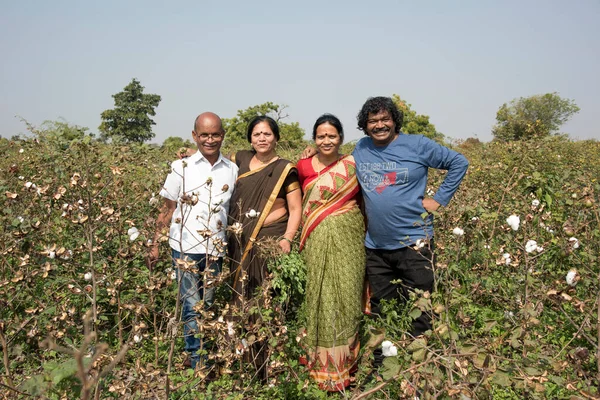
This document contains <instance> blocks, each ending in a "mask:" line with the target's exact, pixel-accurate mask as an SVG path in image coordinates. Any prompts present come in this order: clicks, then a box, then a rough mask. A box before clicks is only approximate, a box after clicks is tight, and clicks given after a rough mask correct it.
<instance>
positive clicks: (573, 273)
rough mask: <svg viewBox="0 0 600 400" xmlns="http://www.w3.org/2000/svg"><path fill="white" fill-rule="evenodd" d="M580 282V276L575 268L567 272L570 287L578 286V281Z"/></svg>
mask: <svg viewBox="0 0 600 400" xmlns="http://www.w3.org/2000/svg"><path fill="white" fill-rule="evenodd" d="M578 280H579V274H578V273H577V270H576V269H575V268H572V269H570V270H569V272H567V276H566V281H567V284H568V285H569V286H575V285H577V281H578Z"/></svg>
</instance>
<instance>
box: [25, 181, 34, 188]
mask: <svg viewBox="0 0 600 400" xmlns="http://www.w3.org/2000/svg"><path fill="white" fill-rule="evenodd" d="M32 186H33V187H35V185H34V184H33V183H31V182H27V183H25V187H26V188H27V189H29V188H30V187H32Z"/></svg>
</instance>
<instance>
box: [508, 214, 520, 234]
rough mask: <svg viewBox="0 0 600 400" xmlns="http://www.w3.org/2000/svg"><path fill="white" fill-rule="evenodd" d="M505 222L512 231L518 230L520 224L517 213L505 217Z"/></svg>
mask: <svg viewBox="0 0 600 400" xmlns="http://www.w3.org/2000/svg"><path fill="white" fill-rule="evenodd" d="M506 223H507V224H508V225H509V226H510V227H511V229H512V230H513V231H518V230H519V225H520V224H521V218H519V216H518V215H514V214H513V215H511V216H510V217H508V218H506Z"/></svg>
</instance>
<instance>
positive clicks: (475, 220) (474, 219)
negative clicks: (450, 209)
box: [471, 217, 479, 222]
mask: <svg viewBox="0 0 600 400" xmlns="http://www.w3.org/2000/svg"><path fill="white" fill-rule="evenodd" d="M471 221H473V222H477V221H479V217H473V218H471Z"/></svg>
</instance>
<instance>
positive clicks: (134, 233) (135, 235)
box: [127, 226, 140, 242]
mask: <svg viewBox="0 0 600 400" xmlns="http://www.w3.org/2000/svg"><path fill="white" fill-rule="evenodd" d="M127 235H129V240H131V241H132V242H133V241H134V240H135V239H137V238H138V236H140V232H139V231H138V229H137V228H136V227H135V226H134V227H131V228H129V230H128V231H127Z"/></svg>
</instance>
